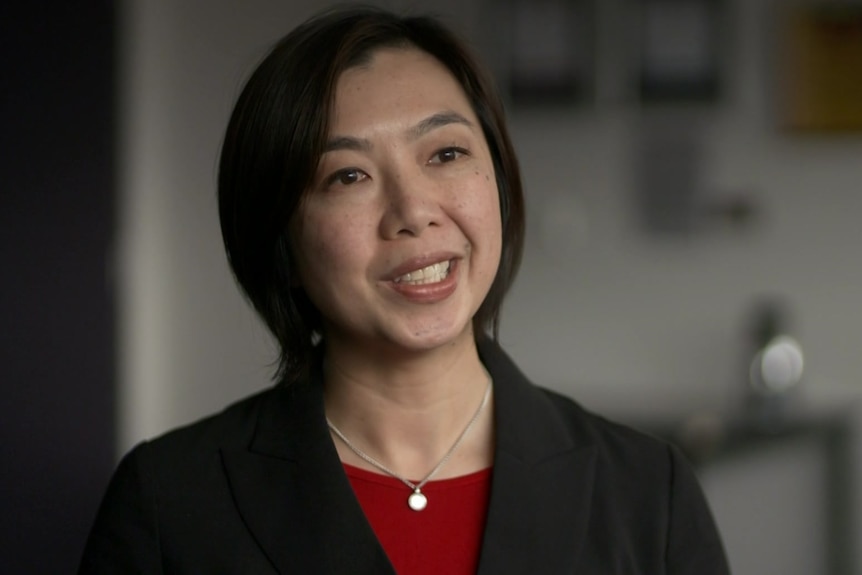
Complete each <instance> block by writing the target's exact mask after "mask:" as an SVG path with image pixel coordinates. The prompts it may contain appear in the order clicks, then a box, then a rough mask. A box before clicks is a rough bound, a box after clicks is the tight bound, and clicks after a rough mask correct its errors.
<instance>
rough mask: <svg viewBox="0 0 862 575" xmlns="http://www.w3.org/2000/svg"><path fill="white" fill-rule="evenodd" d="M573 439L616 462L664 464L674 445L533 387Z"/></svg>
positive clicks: (552, 393)
mask: <svg viewBox="0 0 862 575" xmlns="http://www.w3.org/2000/svg"><path fill="white" fill-rule="evenodd" d="M536 390H537V391H538V392H539V393H541V394H542V395H544V396H545V397H546V398H547V400H548V402H549V403H550V405H551V406H552V408H553V410H554V412H555V414H556V415H557V416H558V417H559V419H560V421H561V422H562V424H563V426H564V427H565V429H566V431H567V432H568V433H569V434H570V436H571V437H572V439H573V441H575V442H576V443H578V444H583V443H589V444H591V445H594V446H595V447H596V448H597V450H598V452H599V454H600V456H601V457H603V458H605V459H606V460H608V461H609V462H613V463H615V464H617V465H621V466H625V467H628V466H630V465H644V464H652V465H667V464H668V458H669V456H670V454H669V451H670V450H674V448H673V447H672V446H671V445H670V444H668V443H667V442H666V441H664V440H662V439H658V438H656V437H654V436H652V435H649V434H648V433H645V432H643V431H640V430H637V429H634V428H632V427H630V426H628V425H625V424H622V423H618V422H615V421H613V420H611V419H608V418H606V417H604V416H602V415H599V414H596V413H594V412H592V411H590V410H588V409H586V408H584V407H583V406H582V405H581V404H579V403H578V402H576V401H575V400H573V399H572V398H570V397H568V396H565V395H563V394H561V393H559V392H556V391H552V390H550V389H546V388H543V387H538V386H536Z"/></svg>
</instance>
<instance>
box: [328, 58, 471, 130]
mask: <svg viewBox="0 0 862 575" xmlns="http://www.w3.org/2000/svg"><path fill="white" fill-rule="evenodd" d="M441 110H451V111H454V112H458V113H460V114H462V115H464V116H465V117H467V118H468V119H469V120H470V121H471V122H473V123H474V124H475V123H477V122H476V118H475V115H474V113H473V109H472V106H471V105H470V102H469V99H468V98H467V95H466V93H465V92H464V89H463V88H462V87H461V85H460V84H459V83H458V81H457V80H456V79H455V77H454V76H453V75H452V73H451V72H450V71H449V69H448V68H446V67H445V66H444V65H443V64H442V63H441V62H440V61H439V60H437V59H436V58H435V57H434V56H432V55H430V54H428V53H427V52H424V51H422V50H419V49H417V48H412V47H408V48H380V49H377V50H375V51H373V52H372V53H371V54H370V56H369V58H368V59H367V60H366V61H364V62H363V63H362V64H360V65H357V66H353V67H351V68H348V69H346V70H345V71H344V72H342V74H341V75H340V77H339V78H338V81H337V83H336V86H335V97H334V101H333V109H332V115H331V118H330V120H331V121H330V132H340V131H343V130H345V129H352V128H355V127H358V126H361V125H368V124H371V123H374V122H376V121H389V122H393V121H398V119H400V120H401V121H404V122H409V121H416V120H418V119H420V117H422V115H423V114H425V115H427V114H429V113H436V112H439V111H441Z"/></svg>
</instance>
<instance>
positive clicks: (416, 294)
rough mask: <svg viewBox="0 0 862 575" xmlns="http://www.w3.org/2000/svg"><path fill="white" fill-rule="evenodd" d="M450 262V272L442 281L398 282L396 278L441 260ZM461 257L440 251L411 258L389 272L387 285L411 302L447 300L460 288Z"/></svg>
mask: <svg viewBox="0 0 862 575" xmlns="http://www.w3.org/2000/svg"><path fill="white" fill-rule="evenodd" d="M445 261H448V262H449V274H448V275H447V276H446V277H445V278H444V279H443V280H441V281H439V282H436V283H432V284H417V285H413V284H408V283H396V282H395V278H398V277H401V276H403V275H404V274H406V273H408V272H412V271H414V270H417V269H422V268H424V267H427V266H430V265H432V264H436V263H440V262H445ZM460 261H461V258H460V257H458V256H455V255H453V254H451V253H438V254H432V255H429V256H422V257H418V258H411V259H409V260H406V261H405V262H403V263H401V264H399V265H398V267H396V268H394V269H393V270H392V271H391V272H389V273H388V274H387V277H386V280H385V281H386V285H387V286H388V287H389V289H391V290H392V291H393V292H395V293H396V294H398V295H399V296H401V297H403V298H405V299H406V300H407V301H409V302H411V303H418V304H433V303H437V302H440V301H443V300H445V299H446V298H448V297H449V296H451V295H452V294H453V293H455V290H456V289H457V288H458V278H459V276H460V265H459V263H460Z"/></svg>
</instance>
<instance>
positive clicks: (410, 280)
mask: <svg viewBox="0 0 862 575" xmlns="http://www.w3.org/2000/svg"><path fill="white" fill-rule="evenodd" d="M450 264H451V261H450V260H446V261H442V262H437V263H434V264H431V265H430V266H425V267H424V268H419V269H415V270H413V271H410V272H408V273H406V274H404V275H400V276H398V277H396V278H395V279H394V280H393V281H394V282H395V283H396V284H402V285H425V284H433V283H438V282H441V281H443V280H444V279H446V278H447V277H448V276H449V267H450Z"/></svg>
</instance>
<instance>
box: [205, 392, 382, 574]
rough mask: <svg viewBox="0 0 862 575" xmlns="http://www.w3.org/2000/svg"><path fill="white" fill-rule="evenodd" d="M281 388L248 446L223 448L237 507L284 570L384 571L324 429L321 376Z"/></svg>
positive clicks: (377, 546)
mask: <svg viewBox="0 0 862 575" xmlns="http://www.w3.org/2000/svg"><path fill="white" fill-rule="evenodd" d="M313 379H315V381H312V382H311V383H309V382H297V383H296V384H292V385H290V386H281V387H280V388H278V389H276V390H275V391H274V392H273V393H272V394H271V396H270V397H269V398H268V399H267V401H266V403H265V404H264V405H263V406H262V409H261V413H260V415H259V419H258V426H257V429H256V431H255V435H254V439H253V440H252V443H251V445H250V447H249V448H248V449H223V450H222V458H223V461H224V465H225V469H226V472H227V476H228V480H229V482H230V486H231V489H232V491H233V493H234V497H235V499H236V504H237V507H238V508H239V511H240V514H241V515H242V517H243V520H244V521H245V523H246V525H247V526H248V528H249V530H250V531H251V533H252V535H253V536H254V538H255V539H256V541H257V542H258V544H259V545H260V547H261V548H262V549H263V551H264V553H265V554H266V556H267V557H268V558H269V560H270V562H271V563H272V564H273V565H274V566H275V567H276V569H277V570H278V572H279V573H282V574H287V573H320V574H321V575H323V574H332V575H336V574H348V573H349V574H351V575H354V574H355V575H361V574H369V575H370V574H374V575H378V574H386V573H391V574H393V575H394V570H393V569H392V566H391V564H390V562H389V559H388V558H387V556H386V554H385V552H384V551H383V549H382V548H381V546H380V544H379V542H378V541H377V538H376V537H375V535H374V532H373V531H372V529H371V527H370V525H369V524H368V521H367V520H366V519H365V515H364V514H363V512H362V508H361V507H360V506H359V502H358V501H357V500H356V497H355V496H354V494H353V490H352V489H351V487H350V482H349V480H348V479H347V477H346V475H345V473H344V470H343V467H342V466H341V463H340V461H339V459H338V454H337V452H336V451H335V447H334V446H333V445H332V441H331V439H330V436H329V433H328V430H327V428H326V424H325V423H324V422H325V418H324V413H323V399H322V392H321V389H322V388H321V386H320V385H319V383H320V382H319V381H316V379H317V378H316V377H315V378H313Z"/></svg>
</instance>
